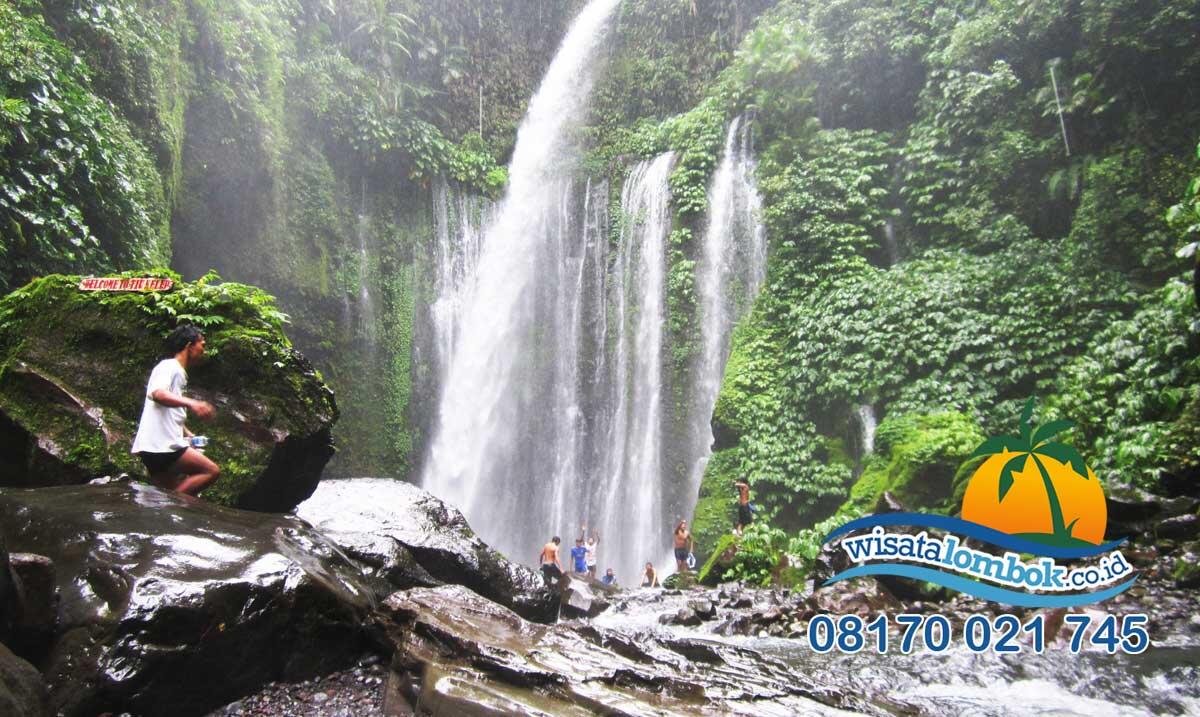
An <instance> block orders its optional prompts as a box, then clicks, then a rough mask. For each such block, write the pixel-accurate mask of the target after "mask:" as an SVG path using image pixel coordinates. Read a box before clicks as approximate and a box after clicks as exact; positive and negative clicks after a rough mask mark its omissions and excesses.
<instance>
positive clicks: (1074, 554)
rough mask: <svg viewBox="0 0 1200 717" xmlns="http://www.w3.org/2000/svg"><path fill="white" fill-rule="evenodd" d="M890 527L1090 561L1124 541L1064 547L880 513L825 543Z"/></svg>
mask: <svg viewBox="0 0 1200 717" xmlns="http://www.w3.org/2000/svg"><path fill="white" fill-rule="evenodd" d="M877 525H879V526H885V527H886V526H892V525H906V526H912V527H917V528H935V529H937V530H945V531H947V532H952V533H958V534H959V535H965V536H967V537H969V538H975V539H976V540H982V541H984V542H985V543H991V544H992V545H995V546H998V547H1001V548H1004V549H1006V550H1011V551H1013V552H1016V553H1032V554H1033V555H1044V556H1046V557H1048V558H1090V557H1093V556H1096V555H1099V554H1101V553H1106V552H1109V551H1111V550H1114V549H1115V548H1117V547H1119V546H1120V545H1122V544H1124V543H1125V541H1126V538H1121V539H1120V540H1113V541H1109V542H1107V543H1102V544H1100V545H1094V546H1088V547H1086V548H1064V547H1057V546H1054V545H1046V544H1045V543H1039V542H1037V541H1035V540H1028V539H1026V538H1020V537H1017V536H1015V535H1009V534H1008V533H1001V532H1000V531H999V530H996V529H995V528H989V527H987V526H986V525H980V524H979V523H972V522H970V521H967V520H963V519H961V518H951V517H950V516H946V515H933V514H929V513H883V514H881V515H868V516H866V517H865V518H859V519H858V520H852V521H850V522H849V523H846V524H845V525H843V526H842V527H840V528H838V529H837V530H834V531H833V532H832V533H830V534H829V535H827V536H825V541H824V542H826V543H828V542H829V541H831V540H834V539H835V538H840V537H841V536H843V535H845V534H846V533H849V532H852V531H855V530H867V529H870V528H874V527H875V526H877Z"/></svg>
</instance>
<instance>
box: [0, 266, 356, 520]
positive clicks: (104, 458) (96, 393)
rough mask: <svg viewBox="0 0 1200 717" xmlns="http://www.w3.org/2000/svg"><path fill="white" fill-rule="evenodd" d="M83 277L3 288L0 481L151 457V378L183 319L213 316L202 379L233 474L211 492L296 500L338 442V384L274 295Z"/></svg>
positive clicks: (108, 467) (17, 482) (31, 480)
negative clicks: (143, 433) (322, 370)
mask: <svg viewBox="0 0 1200 717" xmlns="http://www.w3.org/2000/svg"><path fill="white" fill-rule="evenodd" d="M78 284H79V278H78V277H67V276H50V277H46V278H44V279H39V280H37V281H34V282H32V283H31V284H29V285H27V286H26V287H24V288H23V289H20V290H18V291H16V292H13V293H12V294H11V295H9V296H7V297H5V298H4V299H3V300H2V301H0V485H5V486H16V487H34V486H46V485H68V484H78V483H82V482H85V481H87V480H88V479H89V478H92V477H95V476H99V475H103V474H112V473H116V472H128V473H131V474H134V475H144V474H145V470H144V468H143V467H142V465H141V463H140V462H139V461H138V459H137V458H136V457H135V456H132V455H130V453H129V448H130V444H131V442H132V438H133V434H134V433H135V432H136V430H137V422H138V419H139V417H140V415H141V410H142V402H143V397H144V395H145V386H146V379H147V377H148V376H149V374H150V370H151V369H152V368H153V366H154V364H155V363H156V362H157V361H158V360H159V358H161V356H162V352H163V337H164V336H165V335H166V334H168V333H169V332H170V330H171V329H172V328H173V327H174V326H175V325H176V323H177V322H179V323H182V322H184V321H192V322H194V323H196V324H198V325H200V326H201V327H202V328H203V330H204V332H205V334H206V337H207V339H208V353H209V355H210V356H211V358H210V360H208V361H207V362H205V363H204V364H202V365H200V366H197V367H194V368H193V369H192V370H191V371H190V372H189V377H188V379H189V387H188V393H189V394H190V395H193V396H195V397H198V398H201V399H204V400H206V401H209V402H210V403H212V404H213V405H214V406H216V408H217V416H216V417H215V419H214V420H212V421H211V422H208V423H202V422H200V421H197V420H196V419H194V418H192V419H189V427H190V428H191V429H192V430H193V431H194V432H196V433H201V434H205V435H208V436H210V438H211V439H212V442H211V444H210V447H209V449H208V454H209V456H210V457H211V458H212V459H213V460H215V461H216V462H217V463H218V464H220V465H221V466H222V470H223V472H222V475H221V478H220V479H219V480H218V481H217V482H216V483H215V484H213V486H212V487H211V488H210V489H209V490H208V491H207V492H206V493H205V497H206V498H207V499H209V500H215V501H217V502H221V503H225V504H227V505H236V506H239V507H244V508H250V509H256V510H274V511H282V510H289V509H291V508H293V507H294V506H295V505H296V504H297V503H299V502H300V501H302V500H304V499H305V498H307V497H308V496H309V495H311V494H312V491H313V490H314V488H315V487H316V484H317V481H319V480H320V476H321V470H322V468H324V466H325V463H326V462H327V461H328V460H329V457H330V456H331V455H332V454H333V443H332V438H331V433H330V431H331V428H332V426H333V423H334V421H336V420H337V415H338V412H337V406H336V405H335V403H334V399H333V394H332V392H331V391H330V390H329V389H328V387H326V385H325V384H324V382H323V381H322V379H321V377H320V376H319V375H318V374H317V373H316V372H315V371H314V370H313V368H312V366H311V365H310V364H309V362H308V361H307V360H306V359H305V358H304V357H303V356H301V355H300V354H299V353H297V352H296V351H295V350H293V349H292V347H291V344H290V342H289V341H288V340H287V338H286V337H285V336H284V335H283V332H282V329H281V326H282V320H283V318H284V317H283V316H282V315H281V314H279V313H278V312H277V311H275V310H274V308H273V306H272V300H271V297H270V296H268V295H267V294H264V293H262V292H260V291H258V290H257V289H254V288H252V287H248V286H244V285H241V284H209V283H208V282H206V281H204V280H202V281H200V282H197V283H183V282H176V284H175V286H174V287H173V288H172V289H171V290H170V291H167V292H161V293H151V294H135V293H108V292H84V291H81V290H80V289H79V288H78Z"/></svg>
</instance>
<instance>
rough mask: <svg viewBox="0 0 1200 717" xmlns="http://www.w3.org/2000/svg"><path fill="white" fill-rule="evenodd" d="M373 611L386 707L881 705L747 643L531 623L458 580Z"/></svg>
mask: <svg viewBox="0 0 1200 717" xmlns="http://www.w3.org/2000/svg"><path fill="white" fill-rule="evenodd" d="M381 611H382V613H383V616H384V620H385V623H384V629H385V630H386V631H387V633H388V634H389V636H390V639H391V640H392V642H393V644H394V645H395V648H396V649H395V652H394V657H393V663H392V671H393V675H392V681H391V684H390V686H389V690H388V695H387V699H388V700H389V703H388V704H386V705H385V707H386V708H387V711H388V713H389V714H404V713H405V710H406V709H410V708H411V707H412V706H414V705H417V704H419V705H420V709H421V710H422V713H426V712H428V713H431V714H454V715H484V714H487V715H497V714H547V715H591V714H612V715H642V714H654V715H692V714H745V715H766V716H771V715H780V716H782V715H795V714H830V713H833V712H834V711H835V710H836V709H844V710H853V711H857V712H862V713H865V714H883V713H884V710H882V709H880V708H879V707H878V706H877V705H874V704H871V703H868V702H866V701H863V700H860V699H859V698H858V697H856V696H854V695H851V694H848V693H844V692H839V691H837V690H834V689H827V688H823V687H819V686H817V685H815V684H813V683H812V682H811V680H809V679H808V678H806V677H805V676H804V675H801V674H799V673H797V672H795V671H793V670H791V669H789V668H788V667H787V666H786V665H784V664H783V663H782V662H779V661H777V660H773V659H771V658H768V657H766V656H764V655H762V654H761V653H758V652H756V651H754V650H747V649H744V648H740V647H736V646H733V645H729V644H725V643H720V642H715V641H709V640H703V639H689V638H678V637H674V638H662V637H658V636H655V635H651V634H638V635H629V634H624V633H618V632H614V631H611V630H607V629H603V628H598V627H596V626H594V625H582V626H578V625H574V624H565V623H563V624H557V625H538V624H534V623H530V622H527V621H525V620H522V619H521V618H520V617H519V616H518V615H516V614H515V613H513V612H512V611H510V610H507V609H505V608H503V607H501V606H499V605H496V604H495V603H492V602H489V601H487V600H485V599H483V598H481V597H480V596H478V595H476V594H475V593H472V592H470V591H468V590H466V589H464V588H462V587H460V586H443V587H440V588H432V589H413V590H406V591H401V592H397V593H395V594H393V595H392V596H390V597H389V598H388V599H387V600H386V601H384V603H383V605H382V606H381Z"/></svg>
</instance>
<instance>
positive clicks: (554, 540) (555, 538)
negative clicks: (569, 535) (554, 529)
mask: <svg viewBox="0 0 1200 717" xmlns="http://www.w3.org/2000/svg"><path fill="white" fill-rule="evenodd" d="M550 542H551V543H554V544H555V545H558V544H559V543H561V542H562V538H560V537H558V536H557V535H556V536H554V537H553V538H551V539H550Z"/></svg>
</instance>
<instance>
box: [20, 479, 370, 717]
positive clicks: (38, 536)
mask: <svg viewBox="0 0 1200 717" xmlns="http://www.w3.org/2000/svg"><path fill="white" fill-rule="evenodd" d="M0 533H2V534H3V537H4V540H5V541H6V543H7V544H8V547H9V549H10V550H12V551H13V552H14V553H15V552H17V551H25V552H29V553H36V554H40V555H44V556H47V557H49V558H50V560H51V561H53V564H54V568H55V570H54V574H55V576H56V580H57V590H58V593H59V596H60V600H59V602H58V615H57V620H56V625H57V627H56V631H55V633H54V634H53V635H52V636H50V638H49V644H47V645H44V646H41V647H35V648H34V649H36V650H37V651H38V652H40V653H42V654H44V657H43V658H41V659H40V667H41V668H42V671H43V674H44V675H45V677H46V681H47V683H48V685H49V689H50V698H51V707H52V709H53V710H54V711H55V712H58V713H62V714H66V715H94V714H99V713H102V712H108V711H111V712H114V713H116V712H122V711H130V712H133V713H135V714H171V715H195V714H203V713H205V712H206V711H207V710H210V709H212V708H214V707H216V706H218V705H221V704H224V703H227V702H229V701H231V700H233V699H235V698H237V697H239V696H241V695H244V694H246V693H248V692H251V691H253V690H254V689H255V688H257V687H259V686H260V685H262V684H264V683H267V682H269V681H272V680H281V679H287V680H295V679H303V678H307V677H311V676H313V675H316V674H323V673H325V672H328V671H332V670H335V669H338V668H341V667H344V666H346V665H348V664H350V663H351V662H353V660H354V659H356V658H358V657H360V656H361V655H362V653H363V651H364V650H365V649H367V647H368V645H369V644H370V643H369V636H368V635H367V634H366V633H365V632H364V628H363V625H364V623H365V620H366V616H367V615H368V613H369V611H370V609H371V607H372V603H373V599H372V596H371V594H370V590H369V588H368V587H367V585H366V584H365V583H364V581H363V579H362V577H361V573H359V571H358V569H357V568H356V567H355V566H353V565H352V564H351V563H350V562H349V561H348V560H347V559H346V558H345V557H344V556H343V555H342V554H341V553H340V552H339V551H338V550H337V548H336V547H335V546H334V545H333V544H332V543H330V542H329V541H328V540H327V539H326V538H324V537H323V536H322V535H320V534H319V533H317V532H316V531H314V530H312V529H311V527H309V526H308V525H306V524H305V523H304V522H303V521H300V520H298V519H296V518H294V517H289V516H276V515H264V514H261V513H252V512H248V511H241V510H236V509H232V508H224V507H221V506H217V505H214V504H212V503H208V502H205V501H200V500H196V499H193V498H188V497H186V496H180V495H178V494H175V493H170V492H164V491H161V490H159V489H157V488H154V487H152V486H148V485H144V484H139V483H132V484H131V483H112V484H108V485H100V486H92V485H86V486H62V487H52V488H38V489H32V490H22V489H3V490H0Z"/></svg>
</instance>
